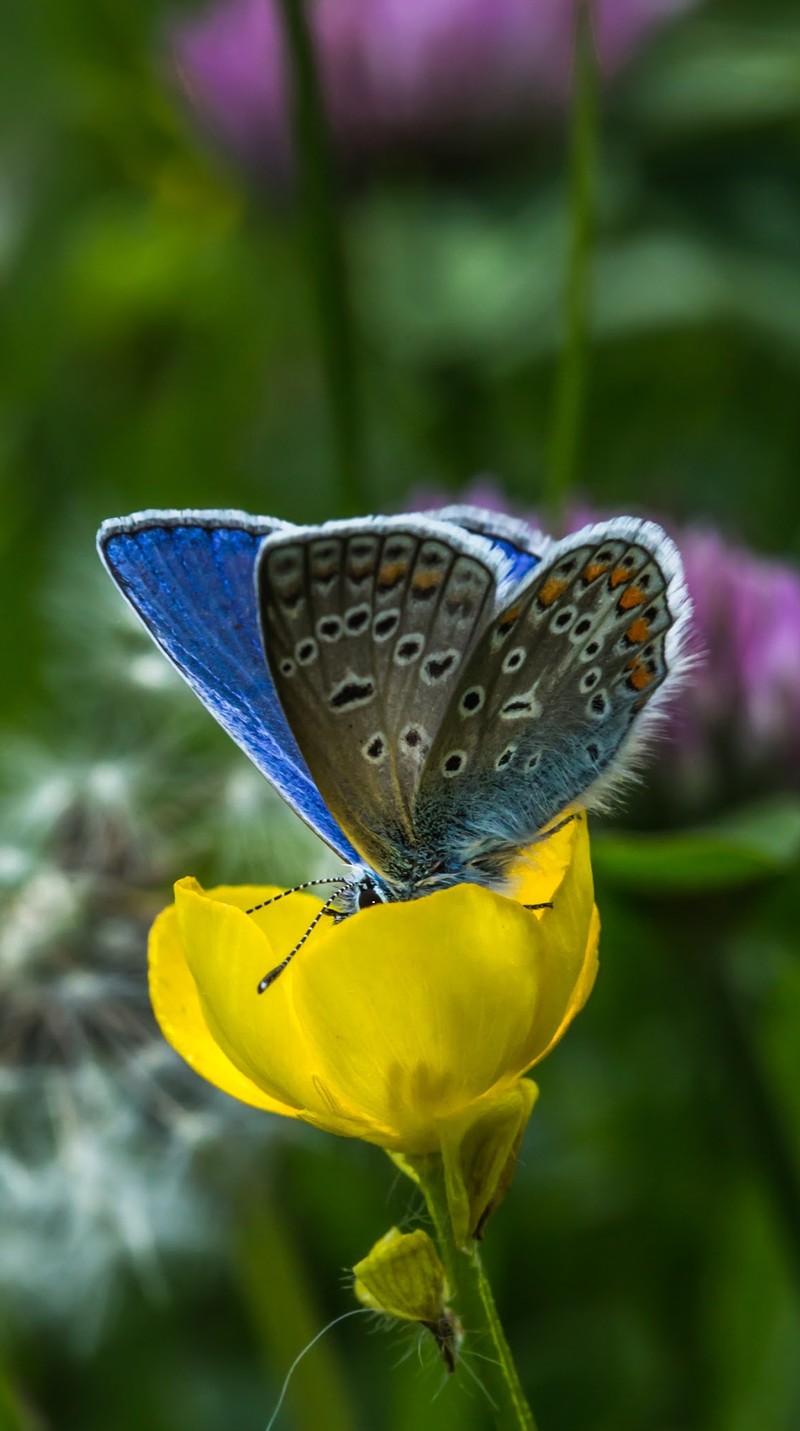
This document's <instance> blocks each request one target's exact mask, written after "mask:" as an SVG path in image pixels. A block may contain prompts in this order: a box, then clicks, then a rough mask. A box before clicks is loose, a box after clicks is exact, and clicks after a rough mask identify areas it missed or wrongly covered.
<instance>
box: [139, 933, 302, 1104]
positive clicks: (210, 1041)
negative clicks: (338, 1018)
mask: <svg viewBox="0 0 800 1431" xmlns="http://www.w3.org/2000/svg"><path fill="white" fill-rule="evenodd" d="M149 973H150V999H151V1002H152V1005H153V1012H154V1013H155V1016H156V1019H157V1020H158V1024H159V1027H160V1029H161V1032H162V1033H163V1035H164V1037H165V1039H166V1040H167V1043H169V1044H171V1045H172V1047H173V1048H174V1049H175V1051H176V1053H179V1054H180V1055H181V1058H184V1059H185V1060H186V1062H187V1063H188V1064H189V1067H190V1068H193V1069H194V1070H195V1072H196V1073H199V1074H200V1076H201V1078H205V1079H207V1080H208V1082H209V1083H213V1084H214V1085H215V1086H216V1087H217V1088H221V1089H222V1091H223V1093H229V1094H230V1095H231V1097H233V1098H238V1099H239V1101H240V1102H241V1103H249V1104H251V1105H252V1107H254V1108H265V1109H267V1110H269V1111H270V1112H273V1113H289V1114H291V1111H292V1110H290V1109H289V1108H287V1107H285V1106H284V1105H283V1104H282V1103H278V1102H277V1101H276V1100H275V1099H274V1098H269V1097H267V1095H266V1094H265V1093H263V1092H262V1091H261V1089H260V1088H257V1087H256V1086H255V1084H254V1083H252V1082H251V1081H250V1080H249V1079H248V1078H246V1077H244V1075H243V1074H242V1073H240V1071H239V1069H238V1068H236V1067H234V1065H233V1064H232V1063H231V1061H230V1059H228V1058H227V1057H226V1055H225V1054H224V1053H223V1051H222V1049H221V1048H220V1046H219V1044H218V1043H217V1041H216V1039H215V1038H214V1036H213V1035H212V1034H211V1033H210V1031H209V1028H208V1025H207V1024H206V1022H205V1019H204V1018H203V1012H202V1009H201V1006H200V997H199V995H198V992H197V985H196V984H195V982H194V979H193V978H192V975H191V973H190V971H189V966H188V964H187V962H186V956H185V954H184V949H183V942H182V940H181V935H180V930H179V928H178V916H177V910H176V908H175V905H174V904H171V905H169V907H168V908H167V909H165V910H163V911H162V913H161V914H160V915H159V916H158V918H157V920H156V922H155V924H154V925H153V928H152V930H151V932H150V944H149Z"/></svg>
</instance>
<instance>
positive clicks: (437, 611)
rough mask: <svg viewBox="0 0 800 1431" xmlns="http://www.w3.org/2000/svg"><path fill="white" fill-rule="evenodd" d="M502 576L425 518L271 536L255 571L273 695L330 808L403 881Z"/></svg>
mask: <svg viewBox="0 0 800 1431" xmlns="http://www.w3.org/2000/svg"><path fill="white" fill-rule="evenodd" d="M504 570H505V566H504V564H503V562H502V561H501V559H500V558H499V557H498V556H497V555H496V554H495V553H493V552H492V550H491V547H490V544H489V543H488V542H482V541H481V540H480V539H478V538H477V537H473V536H470V535H469V534H468V533H466V532H461V531H458V530H456V529H455V528H451V527H449V526H447V525H446V524H444V523H439V522H436V521H435V520H431V519H430V518H428V517H425V518H419V517H417V518H415V517H396V518H383V519H381V518H372V519H366V520H362V521H359V522H343V523H337V522H331V523H328V524H326V526H325V527H322V528H320V527H311V528H306V529H295V530H293V531H290V532H288V533H277V534H276V535H275V536H273V537H270V538H269V539H268V540H267V541H266V542H265V543H264V546H263V548H262V551H261V554H260V557H259V562H258V590H259V606H260V616H261V626H262V631H263V637H264V647H265V650H266V653H267V660H268V662H269V665H270V669H271V671H272V676H273V679H274V681H275V686H276V689H277V692H278V695H279V697H280V700H281V703H282V705H283V707H284V709H285V711H286V715H287V718H288V720H289V723H290V725H291V727H292V729H293V731H294V733H295V736H296V738H297V741H298V744H299V746H300V748H301V750H302V752H303V755H304V756H305V759H306V761H307V763H308V766H309V769H310V770H311V772H312V774H313V776H314V779H315V781H316V783H317V785H318V787H319V789H320V791H321V792H322V794H323V796H324V798H325V801H326V804H327V805H328V806H329V808H330V809H331V811H332V812H333V814H334V815H335V817H336V819H337V820H338V821H339V823H340V824H341V825H342V828H343V829H345V830H346V831H347V834H348V836H349V837H350V838H351V839H352V841H353V843H354V844H355V846H356V847H357V849H358V850H359V851H360V852H361V854H362V855H363V856H364V857H365V858H366V859H367V860H369V862H370V864H371V865H372V866H373V867H374V868H375V869H376V870H377V871H378V872H379V873H381V874H382V875H384V877H386V878H387V879H388V880H390V881H391V882H393V883H398V884H399V883H403V882H406V881H408V880H410V879H412V874H411V869H412V867H413V865H414V862H415V860H416V859H417V850H418V843H419V842H418V832H416V831H415V829H414V827H413V822H412V817H411V812H412V807H413V802H414V796H415V792H416V788H417V784H418V782H419V778H420V773H421V770H422V768H423V764H424V759H425V756H426V754H427V752H428V750H429V749H430V747H431V744H432V742H433V741H434V740H435V737H436V732H437V730H438V728H439V725H440V723H441V721H442V718H443V717H444V715H445V712H446V711H447V709H448V706H449V704H450V699H451V696H452V693H453V690H454V688H455V685H456V682H457V681H458V679H459V674H460V672H461V671H462V670H463V667H464V664H465V662H466V661H467V659H468V657H469V654H470V651H471V650H472V647H473V645H474V643H475V640H476V638H477V636H478V634H479V632H480V631H481V630H482V629H483V627H484V626H485V624H486V623H487V621H489V620H490V618H491V615H492V613H493V611H494V609H495V607H494V596H495V591H496V587H497V582H498V578H499V575H500V573H501V572H502V571H504Z"/></svg>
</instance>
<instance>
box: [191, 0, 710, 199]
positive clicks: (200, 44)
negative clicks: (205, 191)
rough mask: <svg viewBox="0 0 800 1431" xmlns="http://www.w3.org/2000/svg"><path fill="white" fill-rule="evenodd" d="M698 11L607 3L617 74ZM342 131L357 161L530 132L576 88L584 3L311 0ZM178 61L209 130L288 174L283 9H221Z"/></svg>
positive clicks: (603, 39) (680, 2) (674, 1)
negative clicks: (578, 9) (667, 27)
mask: <svg viewBox="0 0 800 1431" xmlns="http://www.w3.org/2000/svg"><path fill="white" fill-rule="evenodd" d="M691 3H692V0H595V31H596V43H597V53H598V58H599V63H600V66H601V69H602V70H603V72H604V73H605V74H608V75H610V74H613V73H615V72H616V70H617V69H618V68H619V67H620V66H621V65H622V64H623V63H624V62H625V61H626V60H627V59H628V58H629V56H630V55H631V54H632V53H633V52H634V51H635V50H636V49H637V48H638V47H639V46H640V45H641V44H642V42H643V41H644V40H645V39H646V37H647V35H648V33H649V32H650V31H651V30H653V29H654V28H655V27H656V26H657V25H658V24H659V23H661V22H662V21H663V20H664V19H666V18H667V17H669V16H670V15H673V14H675V13H677V12H679V11H681V10H683V9H685V8H687V6H688V5H689V4H691ZM309 12H310V16H311V21H312V25H313V29H314V31H315V34H316V38H317V42H318V47H319V56H320V67H321V71H322V76H323V84H324V87H325V92H326V97H327V104H328V111H329V115H330V120H331V125H332V129H333V132H334V134H335V136H336V138H337V140H338V141H339V143H340V146H341V148H342V150H343V151H344V152H345V153H347V154H365V153H369V152H370V151H372V150H375V149H380V148H382V147H383V146H385V145H396V144H406V143H423V144H425V143H428V142H430V141H442V140H444V141H445V142H447V141H448V140H449V141H451V142H452V141H457V140H462V139H463V136H464V134H465V132H466V133H469V132H470V131H472V132H473V133H474V132H475V131H476V130H478V129H485V128H487V127H496V128H507V127H509V126H513V125H520V124H524V123H525V122H526V120H528V119H529V118H530V116H532V115H535V113H536V112H537V111H538V110H541V109H542V108H543V107H547V106H548V105H553V104H554V103H555V104H558V103H559V102H563V100H564V97H565V95H566V94H567V91H568V89H569V80H570V69H571V56H572V24H573V15H574V8H573V4H572V0H310V3H309ZM172 52H173V55H174V59H175V63H176V65H177V68H178V70H179V73H180V75H181V78H182V80H183V82H184V84H185V87H186V90H187V92H188V94H189V96H190V99H191V101H192V103H193V105H194V107H195V108H196V110H197V111H198V113H199V114H200V116H201V117H202V118H203V120H204V122H205V123H206V125H207V126H208V128H209V129H210V130H211V132H212V133H213V134H214V135H216V136H217V137H218V138H219V139H220V140H221V141H222V142H223V143H224V144H225V145H227V146H228V147H230V148H231V149H233V150H234V152H235V153H237V154H238V155H239V157H240V158H242V159H244V160H245V161H247V162H248V163H250V164H253V165H256V166H258V167H262V168H265V169H266V170H267V171H268V172H270V173H272V174H278V175H280V174H283V173H285V172H286V170H287V168H288V167H289V164H290V155H291V138H290V120H289V106H288V103H287V94H288V81H287V73H286V57H285V51H284V44H283V33H282V28H281V17H280V13H279V8H278V0H218V3H216V4H215V5H212V6H211V8H210V9H208V10H206V11H205V12H204V13H202V14H201V15H200V16H199V18H197V19H195V20H192V21H190V22H189V23H183V24H181V25H179V26H176V27H175V29H174V33H173V37H172Z"/></svg>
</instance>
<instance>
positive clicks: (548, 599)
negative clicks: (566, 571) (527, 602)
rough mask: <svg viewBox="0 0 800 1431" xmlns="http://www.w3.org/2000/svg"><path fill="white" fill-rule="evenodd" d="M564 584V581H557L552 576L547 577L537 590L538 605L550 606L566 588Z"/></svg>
mask: <svg viewBox="0 0 800 1431" xmlns="http://www.w3.org/2000/svg"><path fill="white" fill-rule="evenodd" d="M566 585H567V583H566V582H565V581H558V580H557V579H556V578H555V577H554V576H551V577H549V578H548V580H547V581H546V582H545V584H544V586H543V587H542V589H541V591H540V592H539V605H540V606H552V605H553V602H554V601H557V600H558V598H559V596H560V595H561V593H562V591H564V590H565V589H566Z"/></svg>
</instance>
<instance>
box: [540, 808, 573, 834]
mask: <svg viewBox="0 0 800 1431" xmlns="http://www.w3.org/2000/svg"><path fill="white" fill-rule="evenodd" d="M582 819H583V815H582V814H581V813H580V811H578V810H573V812H572V814H571V815H565V816H564V818H563V820H559V821H558V823H557V824H555V825H551V826H550V828H549V830H540V832H539V839H540V840H549V839H550V838H551V837H552V836H553V835H557V834H558V832H559V830H563V828H564V826H565V825H571V824H572V821H573V820H582Z"/></svg>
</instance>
